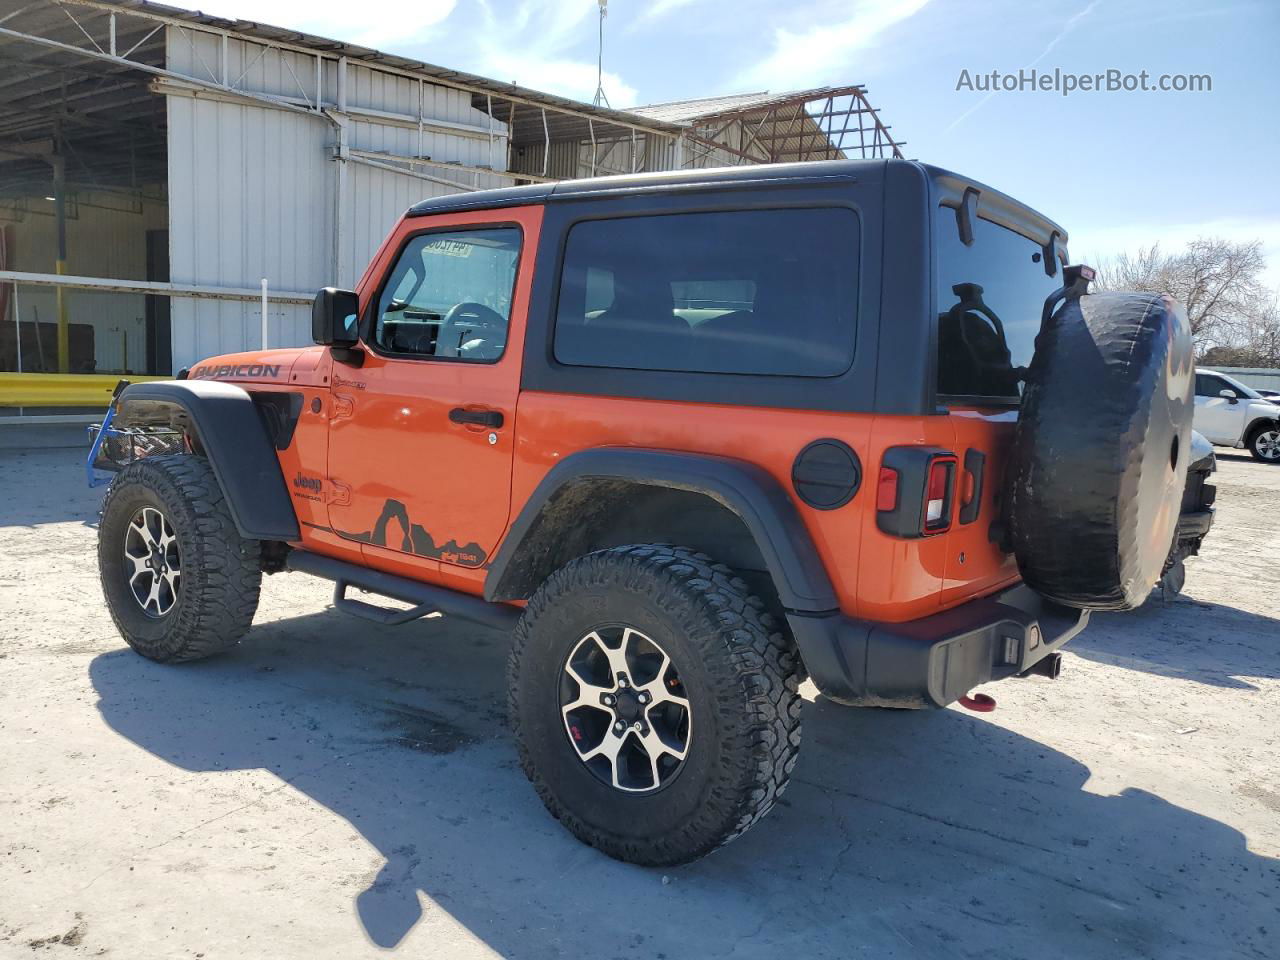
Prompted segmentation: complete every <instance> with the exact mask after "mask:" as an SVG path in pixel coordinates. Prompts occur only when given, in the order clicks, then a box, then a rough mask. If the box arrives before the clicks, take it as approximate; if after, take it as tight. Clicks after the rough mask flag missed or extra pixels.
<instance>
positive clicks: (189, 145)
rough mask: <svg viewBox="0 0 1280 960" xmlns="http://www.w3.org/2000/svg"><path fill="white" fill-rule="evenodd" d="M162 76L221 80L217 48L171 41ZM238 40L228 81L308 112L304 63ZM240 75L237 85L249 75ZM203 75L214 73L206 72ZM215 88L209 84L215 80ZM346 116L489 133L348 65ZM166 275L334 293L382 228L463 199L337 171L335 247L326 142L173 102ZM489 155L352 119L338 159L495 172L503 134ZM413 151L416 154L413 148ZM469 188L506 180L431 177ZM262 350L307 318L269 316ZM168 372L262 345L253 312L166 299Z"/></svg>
mask: <svg viewBox="0 0 1280 960" xmlns="http://www.w3.org/2000/svg"><path fill="white" fill-rule="evenodd" d="M168 32H169V38H168V57H169V61H168V62H169V67H170V69H174V70H177V71H180V72H184V73H187V74H188V75H192V76H203V75H206V74H207V75H210V76H213V74H214V73H215V72H216V70H217V69H219V67H218V65H219V63H220V61H219V55H220V54H219V50H218V48H217V38H215V37H211V36H204V35H200V34H193V33H191V32H189V31H179V30H176V29H174V28H168ZM261 52H262V45H260V44H257V43H254V42H252V41H248V40H231V41H229V43H228V57H227V61H228V75H229V77H230V78H231V79H232V80H234V79H235V78H236V77H237V76H239V75H240V74H241V73H242V72H243V73H244V78H243V79H242V80H241V81H240V86H241V87H243V88H246V89H248V90H253V91H257V92H264V93H271V94H275V95H279V96H285V97H292V98H298V100H299V101H300V102H305V101H308V100H309V101H310V102H311V103H314V102H315V97H316V90H315V87H316V61H315V58H314V57H311V56H309V55H305V54H299V53H292V52H288V51H279V50H274V49H273V50H269V51H267V52H266V53H265V54H262V55H261V56H259V54H260V53H261ZM246 67H247V72H246ZM209 68H213V69H209ZM336 70H337V65H336V63H335V62H333V61H328V60H326V61H323V62H322V77H321V80H320V84H321V86H322V91H321V92H322V95H323V100H324V102H326V103H329V104H332V103H333V102H334V99H335V93H336V89H337V74H336ZM213 78H214V79H216V77H213ZM346 96H347V106H348V108H349V109H350V110H352V111H353V112H355V111H358V110H359V109H362V108H363V109H367V110H378V111H384V112H388V113H397V114H405V115H414V116H416V115H417V112H418V103H419V100H420V99H421V102H422V103H423V105H424V107H425V110H426V115H427V116H428V117H429V118H431V119H438V120H445V121H451V122H454V123H466V124H471V125H474V126H483V127H487V126H488V124H489V117H488V115H487V114H485V113H483V112H482V111H477V110H475V109H473V108H472V107H471V102H470V95H469V94H467V93H464V92H462V91H458V90H452V89H447V88H443V87H437V86H434V85H432V84H422V85H421V87H420V85H419V82H418V81H417V80H414V79H411V78H408V77H401V76H396V75H393V74H387V73H384V72H382V71H378V70H374V69H371V68H369V67H367V66H365V65H363V64H360V63H358V62H349V63H348V65H347V86H346ZM168 101H169V102H168V118H169V196H170V212H169V222H170V272H171V276H172V279H173V281H174V282H175V283H199V284H208V285H214V286H226V287H257V286H258V285H259V283H260V280H261V278H262V277H266V278H267V280H268V282H269V284H270V286H271V287H272V288H274V289H277V290H290V291H302V292H309V291H312V290H316V289H318V288H320V287H322V286H325V285H328V284H333V285H337V286H346V287H350V286H353V285H354V284H355V282H356V281H357V280H358V279H359V277H360V275H361V274H362V273H363V272H364V268H365V265H366V264H367V263H368V261H369V258H370V257H371V256H372V254H373V253H374V251H375V250H376V249H377V247H378V245H379V244H380V243H381V241H382V239H383V237H384V236H385V235H386V233H387V231H388V230H389V228H390V227H391V225H392V224H393V223H394V222H395V220H396V218H398V217H399V216H400V215H401V214H402V213H403V212H404V211H405V210H406V209H407V208H408V207H409V206H410V205H411V204H413V203H415V202H416V201H418V200H421V199H423V198H424V197H429V196H438V195H440V194H445V193H456V192H460V191H459V190H458V189H455V188H453V187H450V186H445V185H443V184H438V183H434V182H431V181H428V180H424V179H421V178H419V177H415V176H412V175H410V174H407V173H399V172H396V171H392V170H386V169H382V168H375V167H370V166H368V165H365V164H361V163H358V162H355V161H354V160H352V161H348V162H347V163H346V167H347V170H346V192H345V203H344V210H343V216H342V223H343V224H344V231H343V233H344V237H343V242H342V243H341V244H340V245H339V244H338V243H336V237H335V234H336V224H337V222H338V220H337V217H336V212H337V211H336V206H337V195H338V194H337V191H338V188H337V183H338V169H337V162H336V161H334V160H332V159H331V154H332V151H333V147H334V145H335V143H336V139H337V135H336V132H335V129H334V127H333V124H332V123H330V122H329V121H328V120H327V119H325V118H324V117H322V116H317V115H314V114H311V115H307V114H300V113H295V112H292V111H287V110H279V109H274V108H272V107H270V106H267V105H263V106H258V105H248V104H244V103H240V102H230V101H228V100H225V99H215V98H206V97H203V96H202V97H198V98H197V97H190V96H185V95H170V96H169V97H168ZM495 128H496V130H497V131H498V132H499V134H500V137H499V139H498V141H497V143H496V144H495V145H494V147H493V148H491V147H490V142H489V137H488V134H487V133H480V134H476V133H474V132H472V133H466V134H462V133H459V134H454V133H449V132H442V131H440V130H439V129H437V130H432V129H431V128H430V127H429V126H427V127H424V129H423V130H422V131H421V133H420V132H419V129H418V128H417V125H416V124H406V123H405V122H404V121H402V120H394V119H388V120H386V121H385V122H384V121H382V120H379V119H375V118H370V117H367V116H365V117H359V118H358V119H356V118H353V120H352V122H351V123H350V124H349V127H348V131H349V145H350V147H351V148H352V149H355V150H369V151H376V152H379V153H388V154H395V155H397V156H402V157H411V156H420V155H426V156H429V157H431V158H432V159H433V160H438V161H444V162H451V163H462V164H467V165H488V164H489V162H490V157H491V155H492V156H493V158H494V162H495V163H496V164H497V165H498V166H500V167H505V160H506V140H505V135H506V128H505V125H503V124H495ZM420 137H421V153H419V138H420ZM426 172H429V173H430V174H432V175H438V176H447V177H449V178H451V179H458V180H460V181H463V182H468V183H470V184H474V185H475V186H480V187H487V186H501V185H504V184H507V183H510V182H511V180H510V178H509V177H506V176H502V175H496V174H481V175H472V174H469V173H465V174H464V173H462V172H457V173H451V172H450V171H447V170H441V169H439V168H434V167H433V168H430V169H429V170H427V171H426ZM269 312H270V328H271V330H270V337H269V343H270V345H271V346H285V345H299V344H305V343H309V342H310V316H309V310H308V308H306V307H303V306H290V305H281V304H272V305H271V308H270V311H269ZM172 316H173V363H174V369H178V368H179V367H183V366H190V365H191V364H192V363H194V362H196V361H198V360H200V359H203V358H205V357H208V356H212V355H216V354H219V353H227V352H233V351H238V350H246V349H255V348H257V347H258V346H259V345H260V343H261V334H260V329H261V311H260V307H259V305H258V304H256V303H244V302H218V301H211V300H184V299H176V300H175V301H174V303H173V314H172Z"/></svg>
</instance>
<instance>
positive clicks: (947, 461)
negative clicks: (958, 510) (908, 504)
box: [920, 456, 956, 535]
mask: <svg viewBox="0 0 1280 960" xmlns="http://www.w3.org/2000/svg"><path fill="white" fill-rule="evenodd" d="M955 475H956V458H955V457H950V456H946V457H935V458H933V459H932V460H930V462H929V473H928V480H927V482H926V483H925V495H924V525H923V526H922V527H921V528H920V532H921V533H924V534H926V535H927V534H933V533H942V532H943V531H944V530H948V529H950V527H951V498H952V490H953V489H954V486H953V485H954V481H955Z"/></svg>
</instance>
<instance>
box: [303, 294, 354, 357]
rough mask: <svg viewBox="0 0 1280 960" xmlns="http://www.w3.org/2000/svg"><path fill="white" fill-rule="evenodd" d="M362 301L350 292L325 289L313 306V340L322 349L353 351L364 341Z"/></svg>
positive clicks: (317, 295)
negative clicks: (358, 342) (333, 348)
mask: <svg viewBox="0 0 1280 960" xmlns="http://www.w3.org/2000/svg"><path fill="white" fill-rule="evenodd" d="M359 327H360V300H359V298H358V297H357V296H356V295H355V294H354V293H353V292H352V291H350V290H339V289H337V288H336V287H325V288H324V289H323V290H321V291H320V292H319V293H317V294H316V299H315V302H314V303H312V305H311V339H312V340H314V341H315V342H316V343H318V344H321V345H322V346H329V345H333V346H335V347H351V346H354V345H355V343H356V341H358V340H359V339H360V330H359Z"/></svg>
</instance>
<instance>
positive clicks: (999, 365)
mask: <svg viewBox="0 0 1280 960" xmlns="http://www.w3.org/2000/svg"><path fill="white" fill-rule="evenodd" d="M937 214H938V222H937V227H936V229H935V231H934V234H935V238H936V239H935V243H936V245H937V250H936V253H937V274H936V276H937V293H938V393H939V394H942V395H944V396H953V397H954V396H963V397H996V398H1001V399H1006V400H1017V399H1018V397H1019V387H1018V383H1017V381H1016V379H1015V377H1014V375H1013V369H1014V368H1015V367H1025V366H1027V365H1028V364H1030V363H1031V355H1032V353H1033V352H1034V350H1035V339H1036V334H1037V333H1038V332H1039V331H1040V312H1041V310H1042V309H1043V307H1044V301H1045V298H1046V297H1047V296H1049V294H1051V293H1052V292H1053V291H1054V290H1056V289H1058V287H1060V286H1062V273H1061V270H1060V269H1059V270H1058V271H1056V272H1055V275H1054V276H1052V277H1051V276H1048V275H1047V274H1046V273H1045V267H1044V248H1043V247H1041V246H1040V244H1038V243H1036V242H1035V241H1034V240H1030V239H1028V238H1027V237H1024V236H1023V235H1022V234H1020V233H1015V232H1014V231H1013V230H1008V229H1006V228H1004V227H1001V226H999V225H997V224H994V223H992V222H991V221H989V220H983V219H982V218H980V217H977V218H975V219H974V223H973V242H972V243H971V244H969V245H968V246H966V245H965V244H964V243H962V242H961V241H960V230H959V227H958V225H957V224H956V216H955V211H954V210H952V209H951V208H949V207H939V208H938V211H937Z"/></svg>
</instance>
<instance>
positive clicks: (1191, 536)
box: [1174, 507, 1214, 547]
mask: <svg viewBox="0 0 1280 960" xmlns="http://www.w3.org/2000/svg"><path fill="white" fill-rule="evenodd" d="M1213 512H1214V511H1213V507H1206V508H1204V509H1203V510H1192V511H1189V512H1187V513H1183V514H1181V515H1179V517H1178V535H1177V536H1176V537H1175V538H1174V546H1175V547H1176V546H1177V543H1178V541H1181V540H1199V539H1200V538H1201V537H1203V536H1204V535H1205V534H1207V533H1208V532H1209V528H1210V527H1212V526H1213Z"/></svg>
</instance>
